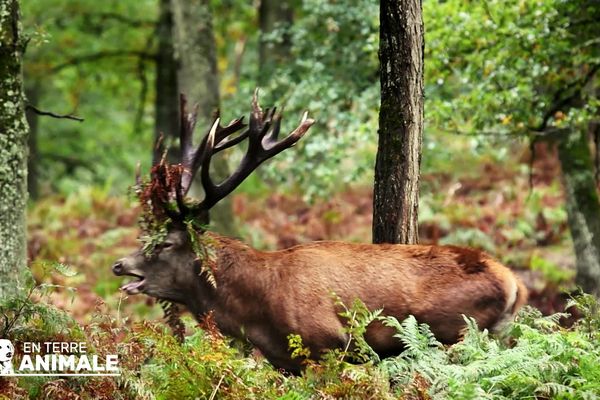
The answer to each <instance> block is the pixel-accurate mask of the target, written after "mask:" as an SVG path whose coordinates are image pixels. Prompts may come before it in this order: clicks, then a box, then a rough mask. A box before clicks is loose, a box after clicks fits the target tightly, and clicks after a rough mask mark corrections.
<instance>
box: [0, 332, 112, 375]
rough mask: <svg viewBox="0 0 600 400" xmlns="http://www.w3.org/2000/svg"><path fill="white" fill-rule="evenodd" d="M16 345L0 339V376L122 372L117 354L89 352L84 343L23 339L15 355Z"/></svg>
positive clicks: (109, 373) (110, 373)
mask: <svg viewBox="0 0 600 400" xmlns="http://www.w3.org/2000/svg"><path fill="white" fill-rule="evenodd" d="M16 345H17V343H15V344H13V343H12V342H11V341H10V340H7V339H0V376H119V375H121V373H120V371H119V367H118V364H119V357H118V355H116V354H108V355H105V356H100V355H98V354H88V349H87V343H85V342H23V343H21V344H20V346H18V350H19V351H18V352H17V356H16V357H15V346H16ZM13 358H14V360H13ZM17 365H18V368H15V367H17Z"/></svg>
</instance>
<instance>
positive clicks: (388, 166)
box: [373, 0, 424, 243]
mask: <svg viewBox="0 0 600 400" xmlns="http://www.w3.org/2000/svg"><path fill="white" fill-rule="evenodd" d="M379 18H380V28H379V38H380V48H379V61H380V75H381V108H380V110H379V145H378V148H377V158H376V164H375V188H374V193H373V242H374V243H416V242H417V241H418V227H417V212H418V205H419V204H418V203H419V167H420V163H421V141H422V133H423V47H424V38H423V18H422V7H421V1H419V0H382V1H381V3H380V17H379Z"/></svg>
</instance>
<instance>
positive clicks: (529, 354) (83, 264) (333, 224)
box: [0, 0, 600, 399]
mask: <svg viewBox="0 0 600 400" xmlns="http://www.w3.org/2000/svg"><path fill="white" fill-rule="evenodd" d="M191 5H193V6H191ZM21 15H22V27H23V30H24V33H25V34H26V35H27V40H28V42H27V48H26V52H25V54H24V60H23V74H24V78H23V83H24V91H25V96H26V104H27V120H28V123H29V127H30V133H29V161H28V169H29V175H28V191H29V203H28V211H27V214H28V217H27V233H28V239H27V241H28V260H29V265H30V269H31V272H32V275H33V279H31V280H30V282H29V286H28V287H29V288H30V289H28V290H26V291H25V292H24V294H19V295H16V297H11V298H6V299H1V301H2V303H0V307H1V308H0V310H2V312H3V315H4V316H5V321H7V322H5V323H4V325H0V327H1V328H2V329H3V330H2V331H0V333H2V335H0V336H2V337H7V336H8V337H11V338H16V339H20V340H24V339H25V338H28V337H29V338H31V337H35V340H36V341H40V340H42V338H47V339H48V340H56V339H57V338H61V339H63V341H64V340H67V339H69V338H78V337H79V338H86V339H87V340H88V341H90V342H91V343H93V344H95V345H96V346H97V351H98V352H99V353H111V352H117V353H118V354H120V355H121V357H122V358H121V359H122V360H123V363H124V364H125V365H124V366H123V369H124V370H127V372H126V373H125V374H124V376H123V377H122V378H119V379H117V380H112V379H100V378H94V379H88V380H83V379H76V378H69V379H52V378H20V379H19V380H15V379H6V378H0V397H1V396H2V395H4V396H7V397H8V398H17V397H19V396H20V397H21V398H28V397H31V398H61V399H62V398H73V399H75V398H107V399H108V398H194V397H200V398H240V399H242V398H279V399H304V398H392V397H403V398H432V397H433V398H461V399H463V398H518V397H520V396H535V397H537V398H596V397H594V396H599V395H600V386H598V385H599V383H598V382H600V367H598V365H600V362H599V361H600V346H599V345H600V338H599V337H598V333H597V332H598V328H599V327H600V318H598V315H599V311H598V305H597V303H596V302H595V301H594V299H593V297H587V296H584V297H577V300H575V301H573V300H569V294H571V293H574V292H575V290H576V287H577V286H580V287H582V288H583V289H584V290H585V291H586V292H588V293H591V294H592V295H596V296H598V295H599V294H600V257H599V254H600V222H599V221H600V203H599V202H598V195H597V189H598V176H599V172H598V171H599V169H600V159H599V157H598V152H597V146H598V143H600V123H599V122H598V105H599V101H598V95H599V93H600V91H599V85H598V83H599V81H598V73H597V72H598V70H599V69H600V33H599V32H600V30H598V23H597V21H598V20H600V4H599V3H597V2H595V1H583V0H575V1H562V0H543V1H542V0H539V1H533V0H509V1H494V0H492V1H459V0H448V1H429V0H425V1H423V21H424V26H425V56H424V59H425V75H424V82H425V85H424V92H425V127H424V134H423V147H422V160H421V177H420V179H421V181H420V199H419V229H418V230H419V238H420V242H422V243H440V244H454V245H465V246H472V247H476V248H481V249H484V250H485V251H487V252H489V253H490V254H492V255H494V256H495V257H496V258H498V259H499V260H501V261H502V262H503V263H504V264H506V265H508V266H510V267H511V268H512V269H513V270H515V271H516V272H517V273H518V274H519V275H520V276H521V277H522V278H523V280H524V281H525V282H526V284H527V286H528V287H529V289H530V292H531V295H530V297H531V299H530V304H531V305H532V306H534V307H536V308H535V309H534V308H528V309H527V310H525V311H523V313H522V315H521V317H520V319H519V320H518V321H517V323H516V324H515V325H513V326H512V327H511V328H510V332H507V333H506V334H505V336H504V337H500V338H490V337H489V336H488V335H487V334H485V333H478V332H477V330H476V329H475V327H472V329H471V330H470V331H469V333H468V334H467V338H466V340H465V342H463V344H461V345H457V346H453V347H452V348H449V349H448V348H443V347H442V346H440V345H439V344H436V342H435V341H434V339H433V338H432V337H431V336H430V335H429V334H428V330H427V328H425V327H419V326H418V325H417V324H416V323H415V322H414V321H411V320H407V321H405V322H404V323H403V325H402V326H399V332H400V334H401V335H402V338H403V340H404V341H405V343H407V347H408V348H409V351H407V352H406V353H405V354H404V355H402V356H400V357H398V358H395V359H388V360H385V361H383V362H379V361H378V360H375V359H373V358H369V357H367V358H368V359H369V360H370V361H369V362H367V363H366V364H365V365H361V366H353V365H350V364H347V363H346V362H345V361H344V358H345V357H344V355H343V354H341V355H340V354H332V355H331V357H330V358H328V359H327V360H325V361H324V362H323V363H321V364H315V365H311V366H310V368H309V369H308V370H307V372H306V373H305V374H304V375H303V376H302V377H289V376H285V375H282V374H280V373H279V372H277V371H274V370H273V369H272V367H270V366H269V365H268V363H266V362H265V361H264V360H262V358H261V357H260V356H258V355H256V354H254V353H251V352H249V351H248V350H247V349H246V350H245V349H243V348H241V349H239V348H234V349H231V348H230V347H229V345H228V344H229V343H228V340H227V339H225V338H222V337H220V336H219V335H218V333H217V332H214V330H213V329H212V328H211V327H210V326H204V327H201V328H198V327H196V326H195V324H194V323H193V322H192V321H191V319H190V320H188V321H187V324H188V325H189V326H188V334H189V335H190V336H189V337H188V338H187V339H186V342H185V343H184V344H181V345H180V344H177V343H176V341H175V340H174V338H172V337H171V336H170V335H169V334H168V331H167V329H166V328H165V327H164V326H163V324H162V323H161V322H160V318H161V315H160V314H161V313H160V309H159V308H158V307H157V306H155V305H154V304H152V302H151V301H150V300H147V299H146V298H142V297H135V296H134V297H129V298H128V297H126V296H124V295H123V294H121V293H120V292H119V290H118V288H119V286H120V285H121V284H122V279H119V278H116V277H114V276H112V273H111V271H110V266H111V264H112V263H113V261H114V260H115V259H117V258H119V257H121V256H123V255H124V254H127V253H129V252H130V251H132V250H133V249H135V248H136V247H137V246H138V243H137V241H136V238H137V234H138V231H137V226H136V220H137V216H138V212H139V209H138V206H137V204H136V202H135V199H134V198H133V197H132V196H128V195H127V193H128V188H129V187H130V186H131V185H132V184H133V183H134V173H135V169H136V164H137V163H138V162H140V163H141V168H142V171H145V170H148V168H149V166H150V165H151V162H152V159H153V157H156V155H155V154H153V152H152V148H153V143H154V140H155V138H156V137H157V136H158V135H159V134H160V133H161V132H163V133H165V135H167V137H168V136H169V135H170V134H172V133H174V132H176V127H175V126H174V125H173V123H174V122H173V121H176V119H174V118H172V116H173V115H174V114H173V113H175V115H176V113H177V112H178V105H177V98H178V96H179V93H180V92H185V93H187V94H188V96H190V97H191V98H193V99H195V100H196V101H198V102H199V103H200V109H201V112H202V113H203V115H202V118H203V119H204V123H203V122H199V123H198V127H199V128H200V127H203V126H207V124H208V120H209V118H210V117H211V116H212V115H213V112H214V111H215V110H216V109H217V108H218V109H220V111H221V115H222V117H223V119H225V120H231V119H233V118H236V117H238V116H241V115H247V113H248V110H249V109H250V107H249V106H250V99H251V96H252V93H253V91H254V89H255V88H256V87H257V86H258V87H260V88H261V103H262V104H263V105H264V106H268V105H272V104H277V105H278V106H280V107H281V106H283V107H284V108H285V115H286V118H284V125H285V128H287V129H288V130H289V128H291V127H292V126H294V124H296V123H297V118H299V117H300V115H301V113H302V112H303V111H304V110H308V111H309V112H310V115H311V116H312V117H313V118H315V119H316V120H317V123H316V125H315V126H314V127H313V128H311V131H310V133H309V134H308V136H307V137H306V138H304V139H303V140H302V141H300V143H299V144H298V145H297V146H296V147H295V148H294V149H292V150H288V151H286V152H283V153H282V154H280V155H279V156H278V157H277V158H276V159H274V160H271V161H269V162H268V163H266V164H265V165H263V166H261V167H260V168H259V170H258V171H257V172H256V173H254V174H253V175H251V176H250V177H249V178H248V179H247V180H246V181H245V182H244V184H242V186H241V187H240V188H239V189H238V190H236V192H235V193H234V194H233V196H231V198H230V201H229V202H225V203H224V204H222V205H220V206H219V208H218V209H217V210H216V211H215V213H214V214H213V219H214V227H213V229H214V230H216V231H219V232H222V233H227V234H230V235H233V236H238V237H240V238H242V239H243V240H244V241H246V242H247V243H249V244H251V245H252V246H254V247H257V248H260V249H277V248H283V247H288V246H291V245H294V244H298V243H303V242H308V241H312V240H323V239H336V240H337V239H339V240H349V241H356V242H371V238H372V234H371V224H372V213H373V209H372V204H373V198H372V190H373V189H372V188H373V168H374V164H375V155H376V151H377V131H378V117H379V99H380V87H379V60H378V50H379V4H378V3H377V2H374V1H370V0H357V1H353V2H341V1H333V0H303V1H299V0H297V1H293V0H290V1H275V0H263V1H260V2H258V1H255V2H248V1H241V0H224V1H216V0H215V1H199V0H198V1H190V2H188V1H184V0H136V1H131V0H119V1H113V0H106V1H102V2H97V1H84V0H44V1H23V2H22V3H21ZM184 66H185V67H184ZM192 66H193V67H192ZM41 111H42V112H41ZM44 111H45V112H51V113H54V114H59V116H61V118H55V117H56V116H57V115H55V117H51V116H47V115H41V114H43V112H44ZM79 119H82V121H80V120H79ZM199 130H200V131H201V130H202V129H199ZM239 159H240V154H239V153H238V152H237V151H232V152H230V153H229V154H227V155H226V157H224V158H223V159H222V160H220V167H219V168H220V173H224V171H226V169H227V168H230V167H231V166H234V165H236V161H239ZM218 172H219V171H218ZM595 233H597V234H595ZM567 303H568V304H567ZM575 303H576V305H577V307H575V306H574V307H571V308H570V309H569V311H570V312H571V314H573V315H574V316H575V317H577V318H580V319H579V320H578V322H575V320H576V319H577V318H574V317H570V318H568V317H567V316H565V315H554V316H551V317H544V316H543V315H550V314H553V313H556V312H564V311H565V306H566V305H569V306H573V305H574V304H575ZM356 307H359V306H356ZM359 308H360V307H359ZM576 308H578V310H576ZM538 310H539V311H538ZM359 311H361V312H358V313H357V315H359V316H360V318H359V317H357V318H356V319H355V320H354V321H353V325H352V326H351V327H349V329H355V330H356V332H360V329H361V328H364V326H366V324H367V323H368V321H369V318H371V317H372V315H370V314H369V313H368V312H367V311H366V310H360V309H359ZM542 314H543V315H542ZM9 322H10V324H9ZM242 347H243V346H242ZM300 350H301V349H300Z"/></svg>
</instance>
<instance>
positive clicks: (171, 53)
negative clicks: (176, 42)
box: [153, 0, 179, 162]
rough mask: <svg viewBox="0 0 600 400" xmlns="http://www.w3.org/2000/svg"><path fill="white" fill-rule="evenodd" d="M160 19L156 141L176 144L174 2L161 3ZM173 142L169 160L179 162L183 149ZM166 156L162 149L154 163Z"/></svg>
mask: <svg viewBox="0 0 600 400" xmlns="http://www.w3.org/2000/svg"><path fill="white" fill-rule="evenodd" d="M159 9H160V16H159V20H158V25H157V29H156V31H157V32H156V34H157V36H158V54H157V58H156V88H155V89H156V98H155V101H154V109H155V125H154V126H155V138H159V137H160V135H163V138H164V140H165V141H168V142H170V143H176V141H177V138H178V132H179V89H178V87H177V63H176V61H175V50H174V46H173V14H172V11H171V1H170V0H160V4H159ZM170 143H167V144H166V145H167V146H168V147H169V157H170V159H171V160H178V159H179V154H178V152H179V150H178V149H179V147H178V146H172V145H170ZM160 157H162V149H157V148H155V149H154V156H153V158H154V162H157V161H158V160H159V159H160Z"/></svg>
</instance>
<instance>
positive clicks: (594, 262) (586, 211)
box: [558, 131, 600, 297]
mask: <svg viewBox="0 0 600 400" xmlns="http://www.w3.org/2000/svg"><path fill="white" fill-rule="evenodd" d="M558 154H559V158H560V164H561V168H562V177H563V184H564V188H565V194H566V198H567V218H568V224H569V229H570V231H571V238H572V239H573V247H574V248H575V256H576V264H577V277H576V281H577V285H579V286H580V287H581V288H582V289H583V290H584V291H586V292H587V293H591V294H594V295H596V296H597V297H600V203H599V202H598V194H597V192H596V182H595V179H594V165H593V163H592V158H591V155H590V148H589V146H588V142H587V135H585V134H584V133H582V132H579V131H576V132H572V133H571V134H570V135H569V136H568V137H566V138H564V139H563V140H561V141H559V144H558Z"/></svg>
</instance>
